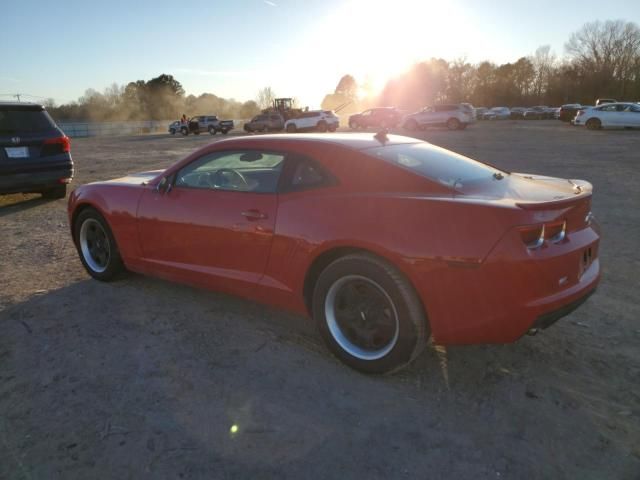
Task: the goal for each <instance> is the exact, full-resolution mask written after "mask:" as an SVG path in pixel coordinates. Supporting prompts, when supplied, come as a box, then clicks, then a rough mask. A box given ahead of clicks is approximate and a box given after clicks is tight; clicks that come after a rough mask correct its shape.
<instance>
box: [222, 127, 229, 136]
mask: <svg viewBox="0 0 640 480" xmlns="http://www.w3.org/2000/svg"><path fill="white" fill-rule="evenodd" d="M220 133H221V134H223V135H226V134H227V133H229V130H228V129H226V128H225V129H223V130H220Z"/></svg>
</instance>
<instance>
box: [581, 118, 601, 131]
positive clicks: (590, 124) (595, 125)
mask: <svg viewBox="0 0 640 480" xmlns="http://www.w3.org/2000/svg"><path fill="white" fill-rule="evenodd" d="M585 125H586V127H587V128H588V129H589V130H600V129H601V128H602V122H601V121H600V119H599V118H590V119H589V120H587V123H586V124H585Z"/></svg>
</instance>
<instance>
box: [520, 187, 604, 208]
mask: <svg viewBox="0 0 640 480" xmlns="http://www.w3.org/2000/svg"><path fill="white" fill-rule="evenodd" d="M591 195H592V192H591V191H586V192H583V193H582V194H580V195H576V196H574V197H566V198H562V199H560V200H551V201H548V202H516V206H517V207H519V208H522V209H523V210H555V209H559V208H566V207H570V206H572V205H573V204H576V203H579V202H581V201H583V200H585V199H586V198H589V197H591Z"/></svg>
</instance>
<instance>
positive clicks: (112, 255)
mask: <svg viewBox="0 0 640 480" xmlns="http://www.w3.org/2000/svg"><path fill="white" fill-rule="evenodd" d="M73 235H74V240H75V244H76V248H77V249H78V254H79V255H80V261H82V265H83V266H84V268H85V269H86V270H87V272H88V273H89V275H91V276H92V277H93V278H95V279H97V280H101V281H103V282H108V281H111V280H114V279H115V278H116V277H117V276H119V275H120V274H121V273H122V272H124V264H123V263H122V258H121V257H120V252H119V251H118V246H117V245H116V241H115V238H114V237H113V234H112V233H111V229H110V228H109V225H108V224H107V222H106V221H105V219H104V218H103V217H102V215H100V213H98V211H97V210H95V209H93V208H87V209H85V210H83V211H82V212H80V214H79V215H78V217H77V218H76V220H75V222H74V225H73Z"/></svg>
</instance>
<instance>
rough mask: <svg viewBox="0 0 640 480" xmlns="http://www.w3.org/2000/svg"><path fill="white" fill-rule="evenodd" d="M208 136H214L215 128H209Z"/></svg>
mask: <svg viewBox="0 0 640 480" xmlns="http://www.w3.org/2000/svg"><path fill="white" fill-rule="evenodd" d="M208 130H209V135H215V134H216V128H215V127H209V128H208Z"/></svg>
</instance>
